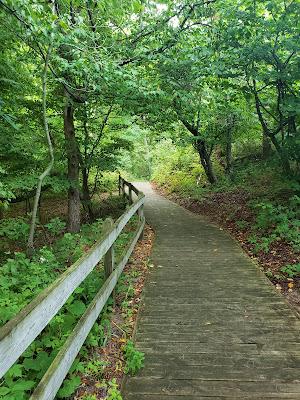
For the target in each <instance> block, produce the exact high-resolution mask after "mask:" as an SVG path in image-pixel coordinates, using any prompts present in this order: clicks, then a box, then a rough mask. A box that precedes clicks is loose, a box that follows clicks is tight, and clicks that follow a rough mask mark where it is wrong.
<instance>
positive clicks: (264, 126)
mask: <svg viewBox="0 0 300 400" xmlns="http://www.w3.org/2000/svg"><path fill="white" fill-rule="evenodd" d="M253 91H254V98H255V107H256V112H257V115H258V119H259V122H260V124H261V126H262V130H263V135H265V136H267V137H269V138H270V140H271V142H272V143H273V145H274V147H275V149H276V151H277V153H278V154H279V157H280V160H281V165H282V169H283V172H284V173H285V174H287V175H290V174H291V166H290V162H289V159H288V157H287V155H286V153H285V151H284V148H283V147H282V146H281V145H280V143H279V142H278V140H277V139H276V136H275V133H274V132H272V131H271V130H270V129H269V128H268V126H267V123H266V121H265V119H264V117H263V114H262V111H261V103H260V100H259V96H258V93H257V90H256V82H255V81H253ZM279 128H280V129H281V126H279ZM280 129H278V131H277V132H279V131H280Z"/></svg>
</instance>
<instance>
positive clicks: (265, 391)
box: [123, 183, 300, 400]
mask: <svg viewBox="0 0 300 400" xmlns="http://www.w3.org/2000/svg"><path fill="white" fill-rule="evenodd" d="M137 187H138V188H139V189H140V190H142V191H143V192H144V193H145V195H146V204H145V213H146V219H147V221H148V223H149V224H150V225H152V227H153V228H154V229H155V232H156V237H155V243H154V248H153V252H152V261H153V263H154V264H155V265H156V267H155V268H153V269H152V270H151V273H150V277H149V278H148V281H147V284H146V287H145V291H144V297H143V305H142V311H141V313H140V317H139V321H138V327H137V334H136V337H135V342H136V345H137V347H138V349H139V350H141V351H143V352H144V353H145V367H144V368H143V369H141V370H140V372H139V373H138V374H137V375H136V376H134V377H130V378H128V379H127V381H126V383H125V386H124V393H123V398H124V400H234V399H240V400H248V399H249V400H250V399H251V400H261V399H269V400H271V399H272V400H273V399H274V400H275V399H294V400H296V399H297V400H299V399H300V345H299V343H300V341H299V332H300V329H299V328H300V325H299V320H298V319H297V317H296V316H295V314H294V313H293V312H292V311H291V309H290V308H289V306H288V305H287V303H286V302H285V301H284V299H283V298H282V297H281V296H280V295H279V294H278V293H277V292H276V289H275V288H274V287H273V286H272V285H271V284H270V282H269V281H268V280H267V278H266V277H264V276H263V274H262V273H261V272H260V271H259V269H258V267H257V266H256V265H255V264H254V263H253V262H252V261H251V260H250V258H249V257H247V256H246V255H245V254H244V253H243V251H242V250H241V248H240V247H239V245H238V244H237V243H236V242H235V241H234V240H233V239H232V238H231V237H230V236H229V235H228V234H227V233H225V232H223V231H222V230H220V228H218V227H216V226H214V225H212V224H210V223H209V222H207V220H206V219H204V218H201V217H200V216H198V215H195V214H192V213H191V212H189V211H187V210H185V209H183V208H182V207H180V206H179V205H177V204H175V203H173V202H171V201H169V200H167V199H165V198H163V197H161V196H159V195H158V194H157V193H156V192H154V191H153V189H152V188H151V186H150V184H149V183H138V184H137Z"/></svg>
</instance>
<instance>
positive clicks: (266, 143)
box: [262, 132, 272, 159]
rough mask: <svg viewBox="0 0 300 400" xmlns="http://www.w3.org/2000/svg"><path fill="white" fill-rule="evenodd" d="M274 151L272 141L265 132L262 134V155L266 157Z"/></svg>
mask: <svg viewBox="0 0 300 400" xmlns="http://www.w3.org/2000/svg"><path fill="white" fill-rule="evenodd" d="M271 152H272V147H271V141H270V138H269V137H268V136H267V135H266V134H265V133H264V132H263V135H262V157H263V159H266V158H268V157H270V155H271Z"/></svg>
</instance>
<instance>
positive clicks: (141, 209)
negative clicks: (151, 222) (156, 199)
mask: <svg viewBox="0 0 300 400" xmlns="http://www.w3.org/2000/svg"><path fill="white" fill-rule="evenodd" d="M137 214H138V217H139V220H140V221H142V220H143V219H144V218H145V216H144V206H143V205H142V206H141V207H140V208H139V209H138V211H137ZM143 238H144V230H142V232H141V236H140V238H139V240H143Z"/></svg>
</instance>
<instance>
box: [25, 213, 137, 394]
mask: <svg viewBox="0 0 300 400" xmlns="http://www.w3.org/2000/svg"><path fill="white" fill-rule="evenodd" d="M144 225H145V220H143V221H142V222H141V224H140V225H139V227H138V229H137V231H136V234H135V236H134V238H133V240H132V242H131V243H130V245H129V247H128V248H127V251H126V253H125V255H124V257H123V258H122V261H121V262H120V263H119V265H118V266H117V267H116V269H115V270H114V271H113V273H112V274H111V275H110V277H109V278H108V279H107V280H106V281H105V283H104V285H103V286H102V287H101V289H100V290H99V292H98V294H97V295H96V296H95V298H94V299H93V301H92V302H91V304H90V305H89V307H88V309H87V310H86V312H85V313H84V315H83V316H82V317H81V318H80V320H79V322H78V324H77V325H76V327H75V329H74V330H73V332H72V334H71V335H70V336H69V337H68V339H67V340H66V342H65V344H64V346H63V347H62V348H61V350H60V351H59V353H58V354H57V356H56V358H55V359H54V361H53V362H52V364H51V366H50V367H49V369H48V370H47V372H46V373H45V375H44V376H43V378H42V380H41V381H40V383H39V384H38V386H37V388H36V390H35V391H34V393H33V394H32V396H31V398H30V400H37V399H38V400H52V399H54V397H55V395H56V393H57V391H58V389H59V387H60V386H61V384H62V382H63V380H64V378H65V376H66V375H67V373H68V371H69V369H70V367H71V365H72V363H73V361H74V360H75V358H76V355H77V354H78V352H79V350H80V348H81V346H82V345H83V343H84V341H85V339H86V337H87V335H88V334H89V332H90V330H91V329H92V327H93V325H94V323H95V321H96V319H97V318H98V316H99V314H100V312H101V311H102V309H103V307H104V305H105V303H106V301H107V299H108V298H109V296H110V294H111V292H112V291H113V289H114V287H115V285H116V283H117V281H118V279H119V277H120V275H121V273H122V271H123V269H124V266H125V265H126V263H127V261H128V259H129V257H130V255H131V253H132V251H133V249H134V246H135V244H136V242H137V240H138V238H139V237H140V234H141V231H142V230H143V228H144Z"/></svg>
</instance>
